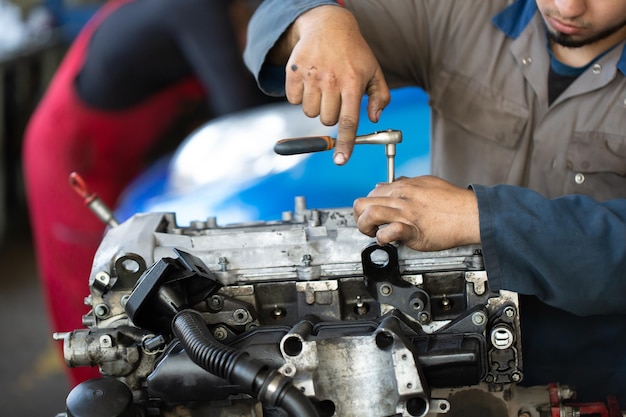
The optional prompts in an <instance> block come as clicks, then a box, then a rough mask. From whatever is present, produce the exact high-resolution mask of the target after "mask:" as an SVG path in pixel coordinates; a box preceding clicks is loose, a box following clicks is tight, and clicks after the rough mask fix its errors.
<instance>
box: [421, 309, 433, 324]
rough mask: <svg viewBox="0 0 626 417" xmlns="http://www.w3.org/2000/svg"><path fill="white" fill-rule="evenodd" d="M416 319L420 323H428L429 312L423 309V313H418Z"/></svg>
mask: <svg viewBox="0 0 626 417" xmlns="http://www.w3.org/2000/svg"><path fill="white" fill-rule="evenodd" d="M418 320H419V322H420V323H428V321H429V320H430V314H428V313H427V312H425V311H424V312H423V313H420V315H419V316H418Z"/></svg>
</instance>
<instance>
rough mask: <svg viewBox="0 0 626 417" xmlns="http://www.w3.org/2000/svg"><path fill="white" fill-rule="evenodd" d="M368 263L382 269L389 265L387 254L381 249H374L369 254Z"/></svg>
mask: <svg viewBox="0 0 626 417" xmlns="http://www.w3.org/2000/svg"><path fill="white" fill-rule="evenodd" d="M370 261H372V264H373V265H374V266H377V267H379V268H384V267H386V266H387V265H388V264H389V254H388V253H387V252H386V251H384V250H382V249H376V250H375V251H373V252H372V253H370Z"/></svg>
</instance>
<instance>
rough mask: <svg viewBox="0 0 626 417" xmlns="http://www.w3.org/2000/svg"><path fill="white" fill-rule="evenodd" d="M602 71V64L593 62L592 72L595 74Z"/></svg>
mask: <svg viewBox="0 0 626 417" xmlns="http://www.w3.org/2000/svg"><path fill="white" fill-rule="evenodd" d="M600 71H602V65H600V64H593V67H591V72H593V73H594V74H600Z"/></svg>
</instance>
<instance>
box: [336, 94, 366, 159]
mask: <svg viewBox="0 0 626 417" xmlns="http://www.w3.org/2000/svg"><path fill="white" fill-rule="evenodd" d="M362 97H363V95H362V93H361V92H357V90H352V91H342V93H341V111H340V113H339V120H338V122H337V143H336V144H335V155H334V161H335V164H337V165H343V164H345V163H346V162H348V160H349V159H350V156H351V155H352V148H353V147H354V140H355V138H356V130H357V128H358V126H359V112H360V110H361V98H362Z"/></svg>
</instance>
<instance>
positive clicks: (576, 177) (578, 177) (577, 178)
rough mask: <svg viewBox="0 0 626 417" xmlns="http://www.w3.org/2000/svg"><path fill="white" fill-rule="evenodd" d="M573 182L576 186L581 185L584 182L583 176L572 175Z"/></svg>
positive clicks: (579, 174)
mask: <svg viewBox="0 0 626 417" xmlns="http://www.w3.org/2000/svg"><path fill="white" fill-rule="evenodd" d="M574 181H575V182H576V184H582V183H583V182H585V176H584V175H583V174H581V173H580V172H579V173H578V174H576V175H574Z"/></svg>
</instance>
